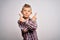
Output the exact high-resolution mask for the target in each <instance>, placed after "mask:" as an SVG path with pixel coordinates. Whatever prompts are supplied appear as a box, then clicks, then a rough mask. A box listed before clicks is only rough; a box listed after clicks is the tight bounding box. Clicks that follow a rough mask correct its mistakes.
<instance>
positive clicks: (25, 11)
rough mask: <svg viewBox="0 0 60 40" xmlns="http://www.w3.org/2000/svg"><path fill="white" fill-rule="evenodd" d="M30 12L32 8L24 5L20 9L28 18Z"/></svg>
mask: <svg viewBox="0 0 60 40" xmlns="http://www.w3.org/2000/svg"><path fill="white" fill-rule="evenodd" d="M31 13H32V9H31V8H30V7H24V9H23V10H22V14H23V16H24V17H26V18H28V17H29V16H30V15H31Z"/></svg>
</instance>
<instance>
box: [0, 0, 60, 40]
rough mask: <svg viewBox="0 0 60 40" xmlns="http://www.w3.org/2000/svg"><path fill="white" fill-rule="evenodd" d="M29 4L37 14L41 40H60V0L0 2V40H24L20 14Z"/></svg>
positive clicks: (13, 0) (38, 32)
mask: <svg viewBox="0 0 60 40" xmlns="http://www.w3.org/2000/svg"><path fill="white" fill-rule="evenodd" d="M25 3H28V4H30V5H31V6H32V12H33V14H34V13H35V12H37V24H38V28H37V35H38V39H39V40H60V18H59V17H60V0H0V40H22V36H21V31H20V28H19V26H18V23H17V21H18V19H19V15H18V14H19V12H20V11H21V9H22V6H23V5H24V4H25Z"/></svg>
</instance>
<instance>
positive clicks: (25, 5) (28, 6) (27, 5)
mask: <svg viewBox="0 0 60 40" xmlns="http://www.w3.org/2000/svg"><path fill="white" fill-rule="evenodd" d="M24 7H26V8H31V6H30V5H29V4H24V6H23V8H22V10H23V9H24Z"/></svg>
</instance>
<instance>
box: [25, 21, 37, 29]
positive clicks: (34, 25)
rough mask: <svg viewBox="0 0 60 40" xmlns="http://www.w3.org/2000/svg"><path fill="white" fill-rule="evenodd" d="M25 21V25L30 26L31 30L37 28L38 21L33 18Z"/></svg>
mask: <svg viewBox="0 0 60 40" xmlns="http://www.w3.org/2000/svg"><path fill="white" fill-rule="evenodd" d="M24 23H25V25H27V26H28V28H29V29H30V30H36V28H37V23H36V21H35V22H33V21H32V20H30V21H25V22H24Z"/></svg>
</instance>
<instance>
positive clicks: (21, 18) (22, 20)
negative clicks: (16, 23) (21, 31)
mask: <svg viewBox="0 0 60 40" xmlns="http://www.w3.org/2000/svg"><path fill="white" fill-rule="evenodd" d="M19 16H20V18H19V20H20V21H21V22H25V19H24V18H23V17H22V14H19Z"/></svg>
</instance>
